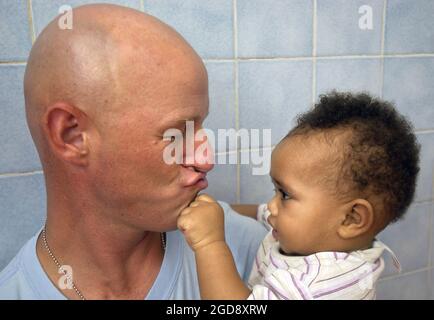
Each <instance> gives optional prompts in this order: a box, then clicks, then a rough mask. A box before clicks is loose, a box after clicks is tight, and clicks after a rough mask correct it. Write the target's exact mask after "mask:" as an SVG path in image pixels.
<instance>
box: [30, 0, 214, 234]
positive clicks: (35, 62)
mask: <svg viewBox="0 0 434 320" xmlns="http://www.w3.org/2000/svg"><path fill="white" fill-rule="evenodd" d="M72 27H73V29H72V30H68V29H67V30H62V29H60V28H59V27H58V23H57V19H56V20H54V21H52V22H51V23H50V24H49V25H48V26H47V27H46V28H45V30H44V31H43V32H42V34H41V35H40V36H39V37H38V39H37V41H36V43H35V44H34V46H33V48H32V51H31V54H30V57H29V60H28V64H27V69H26V74H25V81H24V82H25V83H24V87H25V90H24V91H25V101H26V112H27V121H28V124H29V127H30V131H31V134H32V136H33V139H34V141H35V144H36V146H37V149H38V152H39V155H40V158H41V161H42V165H43V168H44V174H45V178H46V186H47V199H48V208H49V210H48V211H49V212H50V211H52V212H59V211H60V212H62V211H63V212H65V213H66V214H67V215H68V216H69V217H70V218H71V219H80V216H81V215H80V213H82V214H85V215H87V214H93V215H97V216H98V217H100V216H102V219H103V220H104V221H110V223H115V224H116V222H115V221H117V222H120V223H122V224H127V225H128V226H129V227H131V226H132V227H134V228H139V229H140V230H153V231H162V230H169V229H173V228H175V227H176V218H177V216H178V214H179V213H180V212H181V210H182V209H184V208H185V207H186V206H187V205H188V204H189V203H190V202H191V201H192V200H193V199H194V197H195V196H196V194H197V193H198V192H199V191H200V190H201V189H203V188H204V185H205V184H204V183H196V182H197V181H198V180H200V179H201V178H203V177H204V174H205V173H206V172H207V171H209V170H211V169H212V167H213V166H212V165H211V164H209V161H208V162H207V161H202V160H201V159H197V160H198V161H197V163H193V164H191V163H189V164H187V163H182V164H174V165H169V164H166V163H165V162H164V160H163V154H164V151H165V150H166V147H167V146H168V145H169V144H170V141H169V142H168V141H167V139H165V137H164V135H165V132H167V130H168V129H172V128H178V129H179V130H183V129H184V128H185V121H186V120H194V121H195V130H200V129H201V127H202V124H203V121H204V119H205V117H206V116H207V114H208V104H209V102H208V78H207V72H206V69H205V67H204V65H203V62H202V60H201V59H200V57H199V56H198V55H197V54H196V53H195V51H194V50H193V49H192V48H191V47H190V45H189V44H188V43H187V42H186V41H185V40H184V39H183V38H182V37H181V36H180V35H179V34H178V33H177V32H176V31H174V30H173V29H172V28H170V27H169V26H167V25H165V24H164V23H162V22H161V21H159V20H157V19H156V18H153V17H151V16H149V15H147V14H144V13H142V12H138V11H135V10H132V9H128V8H123V7H119V6H114V5H88V6H82V7H79V8H76V9H74V12H73V25H72ZM169 140H170V139H169ZM193 143H194V142H193ZM195 148H197V146H195ZM59 199H60V201H59ZM50 208H51V209H50ZM56 214H57V213H56ZM49 216H50V214H49ZM63 218H64V217H63ZM98 219H99V218H98ZM98 219H97V220H98ZM98 221H102V220H98ZM71 223H75V222H71Z"/></svg>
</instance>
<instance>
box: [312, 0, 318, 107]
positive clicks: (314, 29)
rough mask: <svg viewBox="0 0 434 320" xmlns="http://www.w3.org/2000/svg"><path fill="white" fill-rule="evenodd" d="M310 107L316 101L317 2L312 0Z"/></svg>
mask: <svg viewBox="0 0 434 320" xmlns="http://www.w3.org/2000/svg"><path fill="white" fill-rule="evenodd" d="M312 3H313V12H312V105H314V104H315V100H316V42H317V0H312Z"/></svg>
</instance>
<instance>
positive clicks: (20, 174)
mask: <svg viewBox="0 0 434 320" xmlns="http://www.w3.org/2000/svg"><path fill="white" fill-rule="evenodd" d="M42 173H43V171H42V170H35V171H28V172H15V173H1V174H0V179H4V178H15V177H26V176H33V175H36V174H42Z"/></svg>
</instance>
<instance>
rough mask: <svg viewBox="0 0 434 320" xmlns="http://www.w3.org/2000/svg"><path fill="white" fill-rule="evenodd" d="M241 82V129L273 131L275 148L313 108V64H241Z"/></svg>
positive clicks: (276, 62)
mask: <svg viewBox="0 0 434 320" xmlns="http://www.w3.org/2000/svg"><path fill="white" fill-rule="evenodd" d="M239 81H240V85H239V108H240V128H247V129H250V128H257V129H272V132H271V138H272V144H275V143H277V142H278V141H280V139H282V138H283V137H284V136H285V135H286V134H287V133H288V131H289V130H290V129H291V128H292V127H293V125H294V123H295V122H294V120H295V116H296V115H297V114H298V113H300V112H304V111H307V110H308V109H309V108H310V107H311V101H312V63H311V62H310V61H242V62H240V63H239ZM262 145H263V146H267V144H262V143H261V146H262ZM268 145H269V144H268Z"/></svg>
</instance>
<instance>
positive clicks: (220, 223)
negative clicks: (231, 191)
mask: <svg viewBox="0 0 434 320" xmlns="http://www.w3.org/2000/svg"><path fill="white" fill-rule="evenodd" d="M178 228H179V229H180V230H181V231H182V233H183V234H184V236H185V238H186V240H187V242H188V244H189V246H190V247H191V248H192V249H193V250H194V251H197V250H199V249H202V248H204V247H206V246H207V245H209V244H211V243H214V242H218V241H224V240H225V231H224V213H223V209H222V207H220V205H219V204H218V203H217V201H215V200H214V199H213V198H212V197H211V196H209V195H206V194H202V195H200V196H198V197H196V199H195V200H194V201H193V202H192V203H190V205H189V206H188V207H187V208H185V209H184V210H182V211H181V214H180V215H179V218H178Z"/></svg>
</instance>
